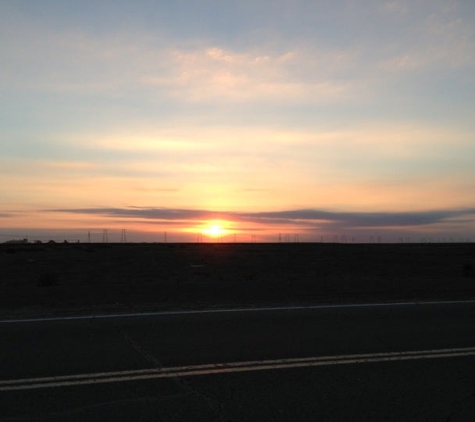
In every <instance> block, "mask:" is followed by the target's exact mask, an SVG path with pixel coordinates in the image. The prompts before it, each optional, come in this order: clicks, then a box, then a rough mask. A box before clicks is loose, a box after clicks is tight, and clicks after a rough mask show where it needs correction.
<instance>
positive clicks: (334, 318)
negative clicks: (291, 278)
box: [0, 303, 475, 421]
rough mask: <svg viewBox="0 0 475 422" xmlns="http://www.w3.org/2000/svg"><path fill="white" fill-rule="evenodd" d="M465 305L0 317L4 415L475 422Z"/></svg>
mask: <svg viewBox="0 0 475 422" xmlns="http://www.w3.org/2000/svg"><path fill="white" fill-rule="evenodd" d="M474 363H475V303H458V304H457V303H451V304H430V305H428V304H426V305H392V306H356V307H348V306H343V307H329V308H315V309H293V310H285V309H280V310H267V311H262V310H261V311H232V312H201V313H200V312H191V313H182V314H179V313H178V314H158V315H148V316H128V317H113V318H85V319H63V320H46V321H45V320H42V321H23V322H0V420H2V421H3V420H5V421H10V420H11V421H22V420H48V421H59V420H73V421H74V420H77V421H79V420H88V421H94V420H114V421H120V420H127V421H129V420H130V421H140V420H146V421H155V420H158V421H160V420H163V421H171V420H175V421H180V420H190V421H199V420H203V421H210V420H223V421H228V420H229V421H249V420H259V421H266V420H268V421H288V420H308V421H316V420H317V421H318V420H375V421H380V420H397V421H400V420H434V421H438V420H440V421H445V420H461V421H462V420H463V421H464V420H475V365H474Z"/></svg>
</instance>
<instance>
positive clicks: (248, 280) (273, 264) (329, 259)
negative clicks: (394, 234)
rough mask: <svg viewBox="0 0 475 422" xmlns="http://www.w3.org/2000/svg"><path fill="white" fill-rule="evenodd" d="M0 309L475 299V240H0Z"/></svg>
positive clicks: (21, 312)
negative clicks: (191, 241)
mask: <svg viewBox="0 0 475 422" xmlns="http://www.w3.org/2000/svg"><path fill="white" fill-rule="evenodd" d="M0 268H1V273H0V316H2V317H4V318H5V317H17V316H36V315H45V316H46V315H68V314H78V313H79V314H80V313H90V312H94V313H98V314H99V313H107V312H130V311H138V310H147V311H154V310H161V309H184V308H185V309H187V308H193V309H194V308H210V307H224V306H268V305H300V304H316V303H343V302H355V301H356V302H370V301H371V302H372V301H401V300H404V301H414V300H432V299H434V300H454V299H456V300H464V299H475V245H474V244H471V243H464V244H329V243H328V244H319V243H277V244H239V243H216V244H206V243H201V244H171V243H170V244H163V243H162V244H20V245H19V244H0Z"/></svg>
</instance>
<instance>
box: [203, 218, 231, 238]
mask: <svg viewBox="0 0 475 422" xmlns="http://www.w3.org/2000/svg"><path fill="white" fill-rule="evenodd" d="M200 232H201V233H203V234H205V235H206V236H209V237H212V238H215V239H216V238H219V237H222V236H224V235H225V234H227V233H228V230H227V229H226V228H225V227H224V223H223V222H221V221H210V222H208V223H206V225H205V226H204V227H203V228H202V229H201V230H200Z"/></svg>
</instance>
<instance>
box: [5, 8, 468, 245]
mask: <svg viewBox="0 0 475 422" xmlns="http://www.w3.org/2000/svg"><path fill="white" fill-rule="evenodd" d="M0 55H1V56H0V60H1V65H0V236H1V237H0V242H2V241H6V240H9V239H10V238H12V237H15V236H17V237H23V236H28V237H29V238H30V239H31V240H33V239H36V238H38V239H47V238H57V239H63V238H64V239H68V240H74V239H80V240H81V241H85V240H86V239H87V238H88V233H92V238H93V240H96V241H100V239H101V236H102V234H103V230H104V229H107V230H108V237H109V241H119V238H120V235H121V233H122V232H121V231H122V230H126V231H127V237H128V240H129V241H143V240H145V241H163V240H164V233H165V232H167V236H168V237H167V239H168V241H196V240H199V239H201V235H202V237H203V240H204V241H206V240H207V239H208V240H209V239H215V238H216V237H220V238H222V240H223V241H234V240H237V241H246V242H247V241H277V240H278V238H279V237H278V236H279V234H281V239H282V240H287V241H288V240H294V239H296V237H297V236H298V239H299V240H300V241H321V240H324V241H333V240H336V239H338V240H339V241H342V240H344V239H347V240H350V239H351V240H353V238H355V239H356V241H361V242H367V241H370V240H371V239H373V240H374V239H377V238H378V237H381V238H382V239H383V240H384V241H398V240H399V241H400V240H404V241H406V240H412V241H420V240H421V239H422V238H423V239H427V240H433V241H437V240H443V239H446V240H449V239H450V240H457V241H459V240H464V241H465V240H466V239H470V240H472V241H473V240H474V239H475V2H474V1H473V0H454V1H451V0H408V1H396V0H394V1H383V0H374V1H373V0H364V1H363V0H361V1H358V0H336V1H323V0H320V1H319V0H312V1H299V0H288V1H267V0H259V1H255V0H253V1H248V0H239V1H218V0H215V1H211V0H209V1H208V0H206V1H205V0H203V1H199V0H197V1H181V0H176V1H158V0H135V1H125V0H116V1H106V0H103V1H101V0H94V1H92V0H91V1H89V0H83V1H77V0H71V1H68V0H55V1H53V0H42V1H38V0H30V1H26V0H1V1H0Z"/></svg>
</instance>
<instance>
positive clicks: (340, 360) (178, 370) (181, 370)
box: [0, 347, 475, 391]
mask: <svg viewBox="0 0 475 422" xmlns="http://www.w3.org/2000/svg"><path fill="white" fill-rule="evenodd" d="M461 356H475V347H464V348H454V349H434V350H417V351H404V352H390V353H366V354H353V355H336V356H315V357H308V358H296V359H276V360H261V361H248V362H231V363H217V364H206V365H191V366H176V367H169V368H167V367H163V368H150V369H140V370H133V371H116V372H99V373H92V374H78V375H66V376H56V377H42V378H25V379H14V380H2V381H0V391H14V390H31V389H41V388H53V387H72V386H77V385H86V384H103V383H112V382H124V381H139V380H146V379H148V380H150V379H156V378H171V377H188V376H197V375H211V374H225V373H231V372H251V371H265V370H277V369H292V368H302V367H315V366H332V365H344V364H358V363H360V364H361V363H374V362H389V361H405V360H417V359H436V358H454V357H461Z"/></svg>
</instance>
